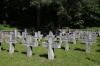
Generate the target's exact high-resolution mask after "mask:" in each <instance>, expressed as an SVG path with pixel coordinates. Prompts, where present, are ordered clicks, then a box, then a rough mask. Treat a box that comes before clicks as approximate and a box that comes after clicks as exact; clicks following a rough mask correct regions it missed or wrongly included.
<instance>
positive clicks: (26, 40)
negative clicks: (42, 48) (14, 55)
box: [22, 33, 38, 57]
mask: <svg viewBox="0 0 100 66" xmlns="http://www.w3.org/2000/svg"><path fill="white" fill-rule="evenodd" d="M23 34H25V33H23ZM23 36H24V35H23ZM22 45H24V46H27V54H26V55H27V57H31V56H32V47H36V46H38V41H37V38H36V37H35V42H33V41H32V36H30V35H26V38H22Z"/></svg>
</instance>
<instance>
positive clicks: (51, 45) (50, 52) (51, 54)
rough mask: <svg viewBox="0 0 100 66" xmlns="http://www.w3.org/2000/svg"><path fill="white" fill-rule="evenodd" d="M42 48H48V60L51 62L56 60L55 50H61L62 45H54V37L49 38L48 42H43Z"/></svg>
mask: <svg viewBox="0 0 100 66" xmlns="http://www.w3.org/2000/svg"><path fill="white" fill-rule="evenodd" d="M42 46H43V47H47V48H48V59H49V60H53V59H54V51H53V48H61V44H60V43H54V38H52V36H51V37H49V38H48V42H43V43H42Z"/></svg>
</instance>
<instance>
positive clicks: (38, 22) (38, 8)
mask: <svg viewBox="0 0 100 66" xmlns="http://www.w3.org/2000/svg"><path fill="white" fill-rule="evenodd" d="M40 9H41V5H40V4H39V5H38V6H37V24H36V29H37V30H39V29H40V23H41V21H40V11H41V10H40Z"/></svg>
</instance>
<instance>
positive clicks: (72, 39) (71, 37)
mask: <svg viewBox="0 0 100 66" xmlns="http://www.w3.org/2000/svg"><path fill="white" fill-rule="evenodd" d="M66 37H67V39H68V42H73V44H76V39H75V34H74V33H71V34H70V33H66V34H65V35H62V33H60V36H56V38H58V39H59V40H60V43H62V41H66Z"/></svg>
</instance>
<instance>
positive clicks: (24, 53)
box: [21, 52, 35, 55]
mask: <svg viewBox="0 0 100 66" xmlns="http://www.w3.org/2000/svg"><path fill="white" fill-rule="evenodd" d="M21 53H22V54H27V52H21ZM32 55H35V53H32Z"/></svg>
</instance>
